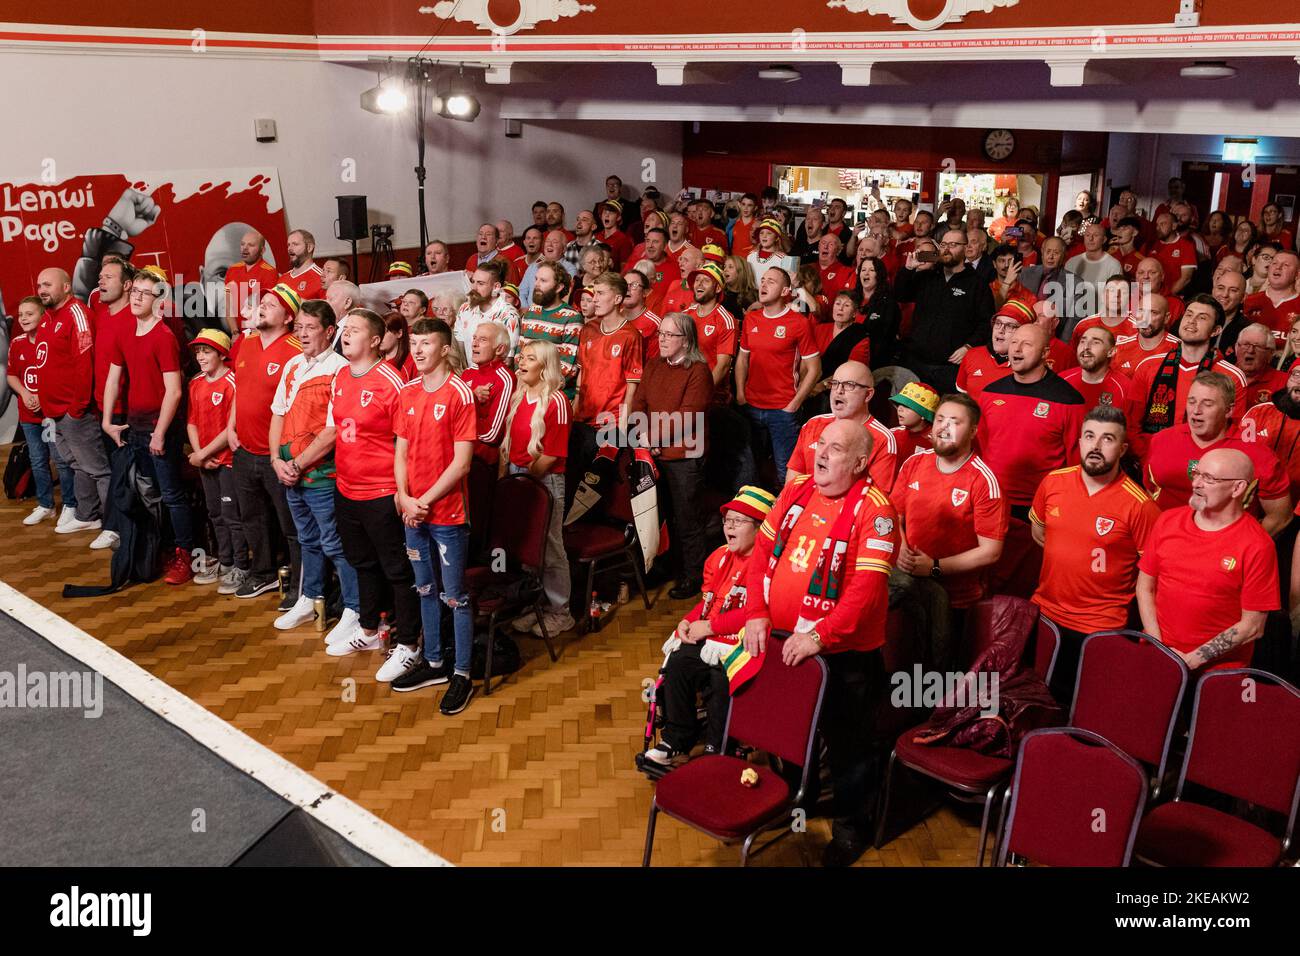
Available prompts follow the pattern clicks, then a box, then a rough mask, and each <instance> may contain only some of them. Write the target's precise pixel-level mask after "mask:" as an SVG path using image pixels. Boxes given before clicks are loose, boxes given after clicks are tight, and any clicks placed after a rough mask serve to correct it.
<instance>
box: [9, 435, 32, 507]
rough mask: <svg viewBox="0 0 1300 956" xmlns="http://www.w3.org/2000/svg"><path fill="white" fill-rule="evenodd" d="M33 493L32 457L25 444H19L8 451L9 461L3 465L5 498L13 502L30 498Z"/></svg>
mask: <svg viewBox="0 0 1300 956" xmlns="http://www.w3.org/2000/svg"><path fill="white" fill-rule="evenodd" d="M35 491H36V482H35V480H34V477H33V475H32V455H31V452H30V451H29V450H28V448H27V442H19V443H18V444H16V445H14V446H13V447H12V448H10V449H9V461H8V462H6V463H5V497H6V498H13V499H15V500H19V499H22V498H30V497H31V496H32V495H33V494H34V493H35Z"/></svg>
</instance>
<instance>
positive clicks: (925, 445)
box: [889, 422, 934, 475]
mask: <svg viewBox="0 0 1300 956" xmlns="http://www.w3.org/2000/svg"><path fill="white" fill-rule="evenodd" d="M889 431H890V433H891V434H892V435H893V436H894V446H895V447H896V448H897V449H898V457H897V458H896V459H895V461H896V462H897V464H896V467H895V469H894V474H895V475H897V474H898V471H899V469H901V468H902V467H903V464H904V463H905V462H906V461H907V459H909V458H911V457H912V456H913V455H915V454H916V453H917V452H918V451H926V450H928V449H930V448H933V447H934V442H933V440H932V439H931V437H930V424H929V422H927V423H926V425H925V428H923V429H922V430H921V431H919V432H910V431H908V430H907V429H906V428H904V427H903V426H902V425H895V426H894V427H893V428H891V429H890V430H889Z"/></svg>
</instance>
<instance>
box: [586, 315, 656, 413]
mask: <svg viewBox="0 0 1300 956" xmlns="http://www.w3.org/2000/svg"><path fill="white" fill-rule="evenodd" d="M642 349H643V345H642V340H641V333H640V332H638V331H637V329H636V328H635V327H633V326H632V325H631V324H630V323H628V322H620V323H619V324H618V326H617V327H616V328H615V329H614V330H613V331H612V332H605V331H603V330H602V329H601V327H600V320H599V319H592V320H591V321H590V322H588V323H586V324H585V325H583V327H582V336H581V337H580V338H579V340H578V369H579V371H578V374H579V375H580V376H581V379H582V381H581V384H580V385H579V386H578V414H577V415H576V416H575V418H576V420H577V421H580V422H588V423H596V421H597V418H598V417H599V416H600V415H602V414H605V415H612V416H614V417H617V416H618V408H619V406H620V405H621V404H622V403H623V399H624V398H625V397H626V395H627V386H628V385H629V384H630V383H636V382H640V381H641V355H642Z"/></svg>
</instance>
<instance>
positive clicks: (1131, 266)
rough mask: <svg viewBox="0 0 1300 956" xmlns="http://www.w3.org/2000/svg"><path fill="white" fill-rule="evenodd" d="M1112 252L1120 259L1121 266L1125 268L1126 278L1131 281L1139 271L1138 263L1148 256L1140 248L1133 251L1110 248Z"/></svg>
mask: <svg viewBox="0 0 1300 956" xmlns="http://www.w3.org/2000/svg"><path fill="white" fill-rule="evenodd" d="M1110 254H1111V255H1112V256H1114V257H1115V258H1116V259H1118V260H1119V266H1120V268H1121V269H1123V270H1124V278H1125V279H1128V280H1129V281H1130V282H1132V281H1133V276H1134V274H1135V273H1136V272H1137V267H1138V263H1139V262H1141V261H1142V260H1143V259H1145V258H1146V255H1145V254H1144V253H1143V252H1141V251H1140V250H1138V249H1134V250H1133V251H1132V252H1120V251H1119V250H1118V249H1112V250H1110Z"/></svg>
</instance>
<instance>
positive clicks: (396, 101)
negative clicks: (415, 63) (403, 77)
mask: <svg viewBox="0 0 1300 956" xmlns="http://www.w3.org/2000/svg"><path fill="white" fill-rule="evenodd" d="M406 105H407V97H406V91H405V90H403V89H402V87H401V84H400V83H399V82H398V81H397V80H393V79H388V80H384V81H383V82H382V83H380V84H379V85H378V86H375V87H372V88H370V89H368V90H366V91H365V92H364V93H362V94H361V108H362V109H363V110H366V111H368V112H371V113H378V114H380V115H383V114H392V113H400V112H402V110H404V109H406Z"/></svg>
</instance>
